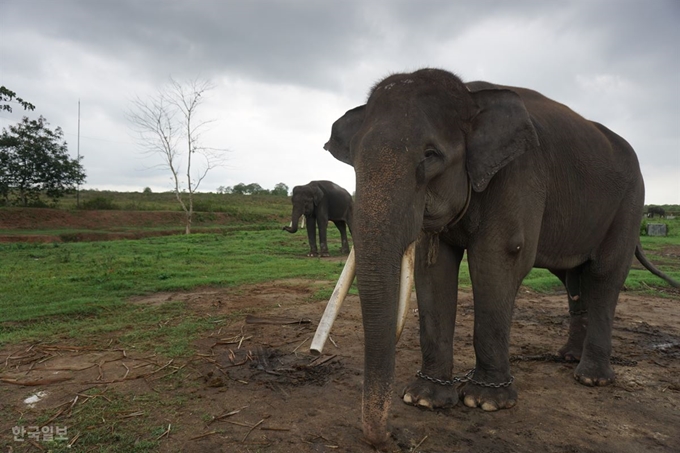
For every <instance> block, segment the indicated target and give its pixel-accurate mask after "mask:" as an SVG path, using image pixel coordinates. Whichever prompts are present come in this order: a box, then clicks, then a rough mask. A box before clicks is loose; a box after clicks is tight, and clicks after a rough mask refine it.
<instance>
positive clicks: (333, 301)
mask: <svg viewBox="0 0 680 453" xmlns="http://www.w3.org/2000/svg"><path fill="white" fill-rule="evenodd" d="M355 274H356V261H355V260H354V247H352V250H350V251H349V256H348V257H347V262H345V267H344V268H343V269H342V273H340V278H339V279H338V283H336V285H335V289H334V290H333V294H331V298H330V299H329V301H328V304H327V305H326V310H325V311H324V312H323V316H321V321H319V326H318V327H317V328H316V333H315V334H314V339H313V340H312V345H311V346H310V348H309V352H310V353H312V355H321V352H322V351H323V347H324V344H326V340H327V339H328V335H329V334H330V332H331V327H333V322H335V318H336V316H338V312H339V311H340V306H341V305H342V302H343V301H344V300H345V297H346V296H347V293H348V292H349V288H350V287H351V286H352V282H353V281H354V275H355Z"/></svg>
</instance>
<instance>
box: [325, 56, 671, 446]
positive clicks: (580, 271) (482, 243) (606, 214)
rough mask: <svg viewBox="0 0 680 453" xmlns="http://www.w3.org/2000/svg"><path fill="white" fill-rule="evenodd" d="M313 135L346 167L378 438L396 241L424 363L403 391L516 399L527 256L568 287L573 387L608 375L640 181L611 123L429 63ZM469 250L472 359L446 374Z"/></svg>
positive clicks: (379, 88) (384, 405)
mask: <svg viewBox="0 0 680 453" xmlns="http://www.w3.org/2000/svg"><path fill="white" fill-rule="evenodd" d="M324 148H325V149H326V150H328V151H330V152H331V153H332V154H333V156H335V157H336V158H337V159H339V160H341V161H342V162H345V163H347V164H350V165H352V166H353V167H354V170H355V173H356V199H355V205H354V214H355V217H354V225H353V230H352V233H353V234H352V238H353V240H354V247H355V253H356V277H357V286H358V290H359V296H360V299H361V309H362V315H363V327H364V338H365V356H364V357H365V358H364V368H365V369H364V390H363V402H362V417H363V431H364V435H365V436H366V438H367V440H368V441H369V442H371V443H372V444H374V445H376V446H380V445H381V444H383V442H385V441H386V439H387V427H386V425H387V418H388V412H389V405H390V398H391V395H392V393H393V385H394V384H393V378H394V366H395V344H396V343H395V332H396V330H397V327H396V324H397V322H396V320H397V317H398V316H397V312H398V307H397V298H398V297H397V294H398V292H399V283H398V280H399V276H400V267H401V264H400V262H401V261H400V260H401V259H402V254H404V252H405V251H406V250H407V248H410V245H411V244H412V243H414V242H416V257H415V285H416V294H417V299H418V309H419V316H420V347H421V351H422V365H421V370H420V371H419V372H418V373H417V377H415V378H414V380H413V381H412V382H410V383H409V384H408V385H407V386H406V388H405V389H404V391H403V393H402V396H403V400H404V402H406V403H408V404H413V405H417V406H421V407H426V408H437V407H443V406H447V405H453V404H456V402H457V401H458V398H459V396H460V398H461V399H462V400H463V402H464V403H465V405H467V406H470V407H475V406H476V407H481V408H482V409H484V410H487V411H493V410H497V409H501V408H509V407H512V406H513V405H515V403H516V401H517V391H516V388H515V386H514V384H513V377H512V375H511V373H510V362H509V341H510V324H511V317H512V312H513V306H514V302H515V297H516V293H517V291H518V288H519V286H520V284H521V283H522V280H523V278H524V277H525V276H526V275H527V274H528V273H529V271H530V270H531V268H532V267H541V268H545V269H549V270H550V271H551V272H553V273H554V274H555V275H557V276H558V277H559V278H560V279H561V280H562V282H563V283H564V285H565V287H566V288H567V290H568V302H569V309H570V313H571V316H570V318H571V325H570V329H569V334H568V339H567V342H566V344H565V346H564V347H563V348H562V349H561V351H560V353H561V354H562V355H563V356H566V357H574V358H577V359H580V363H579V364H578V366H577V367H576V369H575V372H574V376H575V378H576V379H577V380H578V381H579V382H581V383H582V384H585V385H591V386H595V385H606V384H609V383H610V382H612V380H613V379H614V372H613V370H612V367H611V365H610V353H611V349H612V346H611V331H612V322H613V319H614V310H615V306H616V302H617V298H618V295H619V290H620V288H621V287H622V286H623V283H624V280H625V279H626V276H627V274H628V270H629V267H630V264H631V260H632V258H633V255H635V256H637V257H638V259H639V260H640V261H641V262H643V264H644V265H645V266H646V267H647V268H648V269H650V270H651V271H652V272H654V273H655V274H656V275H659V276H661V277H662V278H665V279H667V281H669V282H670V283H671V284H673V285H678V283H677V282H675V281H673V280H671V279H670V278H668V277H666V276H665V275H664V274H662V273H661V272H659V271H658V270H657V269H656V268H654V267H653V266H652V265H651V263H649V261H647V259H646V258H645V256H644V254H643V252H642V249H641V247H640V245H639V239H638V234H639V227H640V218H641V215H642V210H643V203H644V184H643V180H642V175H641V173H640V169H639V164H638V160H637V157H636V155H635V152H634V151H633V149H632V148H631V146H630V145H629V144H628V143H627V142H626V141H625V140H624V139H622V138H621V137H619V136H618V135H616V134H615V133H613V132H612V131H610V130H609V129H607V128H606V127H604V126H602V125H601V124H598V123H595V122H591V121H588V120H586V119H584V118H582V117H581V116H579V115H578V114H577V113H575V112H573V111H572V110H570V109H569V108H568V107H566V106H564V105H562V104H559V103H557V102H555V101H552V100H550V99H548V98H546V97H544V96H542V95H541V94H539V93H537V92H535V91H531V90H528V89H524V88H514V87H508V86H500V85H493V84H490V83H486V82H472V83H467V84H464V83H463V82H462V81H461V80H460V79H459V78H458V77H457V76H455V75H454V74H451V73H449V72H446V71H442V70H438V69H423V70H419V71H416V72H413V73H409V74H394V75H391V76H389V77H387V78H386V79H384V80H382V81H381V82H379V83H377V84H376V85H375V86H374V87H373V89H372V90H371V92H370V95H369V98H368V101H367V102H366V104H365V105H362V106H360V107H357V108H354V109H352V110H350V111H348V112H347V113H346V114H345V115H344V116H343V117H341V118H340V119H339V120H337V121H336V122H335V123H334V124H333V128H332V131H331V138H330V140H329V141H328V143H326V145H325V146H324ZM464 252H467V255H468V265H469V270H470V279H471V281H472V291H473V297H474V349H475V355H476V366H475V369H474V370H473V371H472V372H471V373H470V374H469V376H468V379H466V380H465V384H464V385H463V386H462V387H461V388H460V389H459V392H458V393H457V391H456V388H455V387H454V385H453V382H452V380H451V379H452V374H453V334H454V327H455V321H456V303H457V292H458V273H459V268H460V263H461V260H462V258H463V254H464Z"/></svg>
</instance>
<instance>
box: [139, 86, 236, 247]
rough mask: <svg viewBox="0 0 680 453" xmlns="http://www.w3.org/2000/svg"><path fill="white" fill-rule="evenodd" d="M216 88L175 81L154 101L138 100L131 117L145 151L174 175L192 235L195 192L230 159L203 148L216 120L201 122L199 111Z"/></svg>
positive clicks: (218, 152) (177, 193)
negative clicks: (207, 93) (210, 91)
mask: <svg viewBox="0 0 680 453" xmlns="http://www.w3.org/2000/svg"><path fill="white" fill-rule="evenodd" d="M212 88H214V85H213V84H212V83H211V82H210V81H207V80H203V79H194V80H190V81H188V82H185V83H180V82H178V81H176V80H175V79H172V78H171V79H170V82H169V84H168V86H167V87H165V88H162V89H160V90H159V91H158V93H157V94H156V96H154V97H153V98H151V99H150V100H147V101H145V100H142V99H140V98H139V97H137V98H135V99H134V100H133V101H132V109H131V110H130V112H128V114H127V116H128V120H129V121H130V123H131V124H132V127H133V129H134V130H135V132H136V133H137V135H138V137H139V143H140V144H141V146H142V147H143V149H144V152H145V153H147V154H154V155H159V156H160V157H161V158H162V160H163V164H162V166H163V167H165V168H167V169H168V170H169V171H170V173H171V174H172V180H173V183H174V186H175V187H174V191H175V197H176V198H177V201H178V202H179V204H180V206H181V207H182V209H183V210H184V213H185V218H186V228H185V231H186V233H187V234H189V233H190V232H191V220H192V217H193V207H194V202H193V195H194V193H195V192H196V191H197V190H198V188H199V187H200V185H201V182H202V181H203V180H204V179H205V177H206V176H207V175H208V173H209V172H210V170H212V169H214V168H216V167H219V166H222V165H224V162H225V159H226V158H225V156H224V151H226V150H225V149H219V148H209V147H204V146H201V141H202V135H203V133H204V132H205V131H206V129H207V126H208V125H209V124H211V123H212V122H213V120H199V119H197V112H198V110H199V107H200V106H201V104H202V103H203V99H204V95H205V93H206V92H208V91H209V90H211V89H212ZM183 174H184V176H182V175H183ZM183 178H186V179H185V180H184V182H183V181H182V179H183ZM185 188H186V192H185V190H184V189H185Z"/></svg>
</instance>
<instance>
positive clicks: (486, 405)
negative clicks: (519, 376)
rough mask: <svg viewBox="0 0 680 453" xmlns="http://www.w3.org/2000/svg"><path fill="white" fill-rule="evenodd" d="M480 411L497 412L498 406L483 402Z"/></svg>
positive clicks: (492, 402)
mask: <svg viewBox="0 0 680 453" xmlns="http://www.w3.org/2000/svg"><path fill="white" fill-rule="evenodd" d="M482 410H484V411H487V412H493V411H497V410H498V405H497V404H496V403H495V402H494V401H484V402H483V403H482Z"/></svg>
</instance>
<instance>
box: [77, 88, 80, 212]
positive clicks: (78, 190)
mask: <svg viewBox="0 0 680 453" xmlns="http://www.w3.org/2000/svg"><path fill="white" fill-rule="evenodd" d="M78 164H79V165H80V99H78ZM76 208H77V209H80V182H79V183H78V186H77V187H76Z"/></svg>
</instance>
